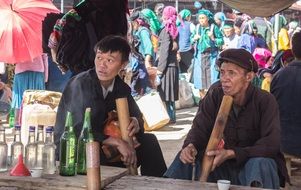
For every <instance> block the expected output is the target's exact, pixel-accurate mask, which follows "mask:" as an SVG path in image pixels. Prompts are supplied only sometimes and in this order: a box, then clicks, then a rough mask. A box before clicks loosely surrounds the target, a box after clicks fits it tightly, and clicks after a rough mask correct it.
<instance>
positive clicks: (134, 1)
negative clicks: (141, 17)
mask: <svg viewBox="0 0 301 190" xmlns="http://www.w3.org/2000/svg"><path fill="white" fill-rule="evenodd" d="M134 10H136V0H134Z"/></svg>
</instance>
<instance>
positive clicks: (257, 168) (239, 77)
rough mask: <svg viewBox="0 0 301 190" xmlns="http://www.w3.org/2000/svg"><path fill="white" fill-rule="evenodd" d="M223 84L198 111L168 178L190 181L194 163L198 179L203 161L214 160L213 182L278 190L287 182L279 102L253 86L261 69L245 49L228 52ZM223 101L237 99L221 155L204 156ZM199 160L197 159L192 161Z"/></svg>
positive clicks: (222, 63)
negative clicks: (255, 77)
mask: <svg viewBox="0 0 301 190" xmlns="http://www.w3.org/2000/svg"><path fill="white" fill-rule="evenodd" d="M217 66H218V67H219V70H220V81H219V82H217V83H215V84H213V85H212V86H211V87H210V89H209V91H208V93H207V95H206V96H205V98H204V99H203V100H202V101H201V103H200V105H199V110H198V113H197V115H196V117H195V119H194V121H193V126H192V128H191V130H190V131H189V133H188V135H187V137H186V139H185V141H184V145H183V148H182V150H181V151H180V152H179V154H178V155H177V157H176V159H175V160H174V162H173V163H172V165H171V167H170V168H169V169H168V170H167V172H166V173H165V174H164V175H165V176H166V177H171V178H180V179H191V174H192V172H191V171H192V165H191V164H192V163H194V162H195V160H196V168H197V170H196V171H197V173H196V176H197V177H199V176H200V172H199V171H200V161H201V160H202V158H203V155H204V154H206V155H208V156H214V161H213V167H212V172H211V173H210V175H209V178H208V181H209V182H216V181H217V180H218V179H228V180H231V183H232V184H236V185H245V186H257V187H263V188H273V189H278V188H279V185H280V184H281V185H284V182H285V179H288V175H287V171H286V167H285V162H284V158H283V155H282V154H281V153H280V121H279V111H278V107H277V102H276V100H275V98H274V97H273V96H272V95H271V94H269V93H267V92H265V91H263V90H261V89H259V88H256V87H254V86H253V85H252V84H251V81H252V79H253V77H254V75H255V73H256V72H257V69H258V66H257V63H256V61H255V60H254V58H253V56H252V55H251V54H250V53H249V52H248V51H246V50H244V49H227V50H225V51H223V52H221V54H220V57H219V59H218V62H217ZM224 95H229V96H232V97H233V106H232V108H231V111H230V113H229V118H228V122H227V124H226V127H225V130H224V133H223V140H224V142H225V145H224V147H223V148H221V149H216V150H210V151H208V152H205V149H206V146H207V143H208V140H209V137H210V134H211V131H212V128H213V126H214V122H215V118H216V116H217V113H218V110H219V107H220V104H221V101H222V98H223V96H224ZM194 155H196V157H195V156H194Z"/></svg>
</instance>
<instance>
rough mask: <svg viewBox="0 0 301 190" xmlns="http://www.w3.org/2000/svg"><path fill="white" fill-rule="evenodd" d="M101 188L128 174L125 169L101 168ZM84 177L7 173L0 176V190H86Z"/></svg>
mask: <svg viewBox="0 0 301 190" xmlns="http://www.w3.org/2000/svg"><path fill="white" fill-rule="evenodd" d="M100 170H101V187H102V188H104V187H105V186H107V185H108V184H110V183H112V182H113V181H115V180H116V179H119V178H121V177H123V176H125V175H127V174H128V171H127V169H125V168H117V167H109V166H101V168H100ZM86 178H87V176H85V175H77V176H70V177H64V176H60V175H56V174H55V175H43V176H42V177H41V178H33V177H30V176H29V177H15V176H9V174H8V173H1V174H0V187H1V188H0V190H1V189H3V188H4V189H6V190H14V189H18V190H19V189H26V190H29V189H30V190H38V189H42V190H46V189H47V190H78V189H86V188H87V186H86Z"/></svg>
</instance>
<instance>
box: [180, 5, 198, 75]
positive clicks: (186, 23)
mask: <svg viewBox="0 0 301 190" xmlns="http://www.w3.org/2000/svg"><path fill="white" fill-rule="evenodd" d="M190 19H191V12H190V11H189V10H188V9H183V10H182V11H180V13H179V17H178V19H177V27H178V31H179V53H180V62H179V65H180V72H181V73H186V72H187V70H188V68H189V67H190V65H191V60H192V58H193V54H194V49H193V48H192V45H191V42H190V36H191V34H192V32H193V31H194V28H195V26H194V24H193V23H191V22H190Z"/></svg>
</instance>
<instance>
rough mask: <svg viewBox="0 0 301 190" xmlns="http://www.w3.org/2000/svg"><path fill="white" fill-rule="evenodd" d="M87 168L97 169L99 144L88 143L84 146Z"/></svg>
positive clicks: (98, 164)
mask: <svg viewBox="0 0 301 190" xmlns="http://www.w3.org/2000/svg"><path fill="white" fill-rule="evenodd" d="M86 154H87V168H99V166H100V160H99V143H98V142H89V143H87V145H86Z"/></svg>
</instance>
